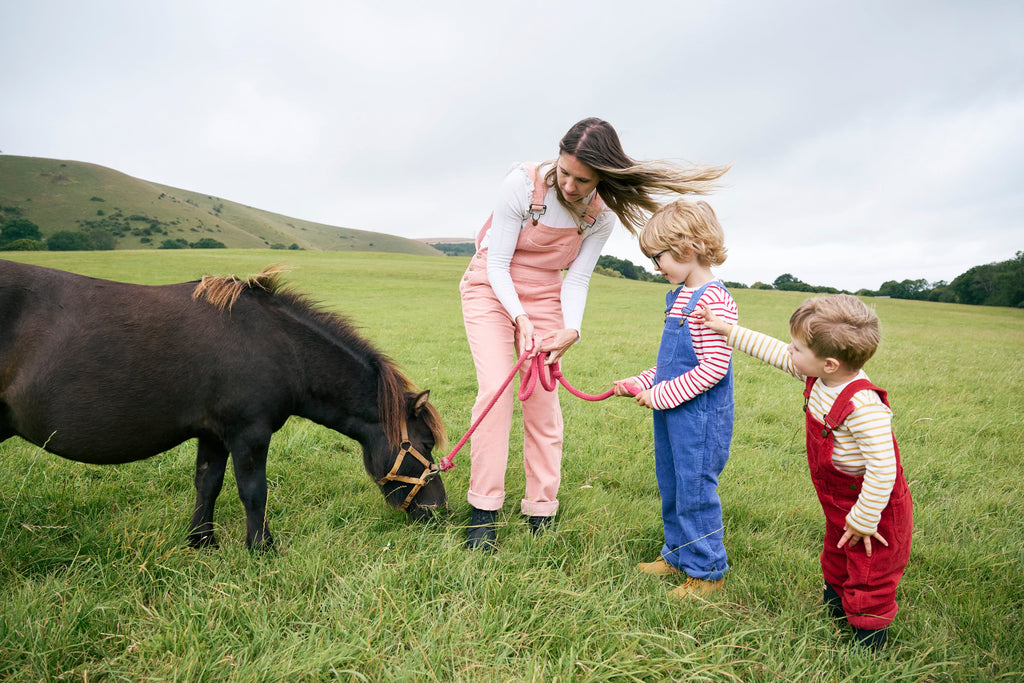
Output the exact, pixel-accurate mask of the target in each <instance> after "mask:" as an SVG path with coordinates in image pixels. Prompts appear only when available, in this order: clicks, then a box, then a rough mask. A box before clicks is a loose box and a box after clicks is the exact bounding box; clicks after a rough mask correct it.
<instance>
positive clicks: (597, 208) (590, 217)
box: [583, 192, 604, 230]
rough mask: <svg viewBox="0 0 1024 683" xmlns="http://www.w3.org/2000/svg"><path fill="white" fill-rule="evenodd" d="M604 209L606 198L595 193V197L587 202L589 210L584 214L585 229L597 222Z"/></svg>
mask: <svg viewBox="0 0 1024 683" xmlns="http://www.w3.org/2000/svg"><path fill="white" fill-rule="evenodd" d="M602 211H604V200H603V199H601V195H599V194H597V193H596V192H595V193H594V198H593V199H591V200H590V204H587V210H586V212H584V214H583V229H584V230H589V229H590V228H592V227H594V223H596V222H597V215H598V214H599V213H601V212H602Z"/></svg>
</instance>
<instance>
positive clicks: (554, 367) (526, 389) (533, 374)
mask: <svg viewBox="0 0 1024 683" xmlns="http://www.w3.org/2000/svg"><path fill="white" fill-rule="evenodd" d="M529 353H530V352H529V351H524V352H523V355H521V356H519V360H518V361H516V365H515V367H514V368H512V372H510V373H509V374H508V377H506V378H505V382H504V383H503V384H502V385H501V388H500V389H498V391H497V392H496V393H495V394H494V396H493V397H491V400H490V401H489V402H488V403H487V407H486V408H484V410H483V412H481V413H480V415H479V416H478V417H477V418H476V420H474V421H473V424H472V425H470V427H469V429H468V430H466V433H465V434H463V435H462V438H461V439H459V442H458V443H457V444H455V448H453V449H452V450H451V452H450V453H449V454H448V455H446V456H444V457H443V458H441V461H440V463H439V466H440V468H441V471H442V472H447V471H448V470H450V469H452V468H453V467H455V462H454V460H455V454H456V453H458V452H459V450H460V449H461V448H462V447H463V446H465V445H466V441H467V440H469V436H470V434H472V433H473V432H474V431H476V428H477V427H478V426H479V425H480V422H481V421H482V420H483V419H484V418H485V417H486V416H487V413H489V412H491V408H493V407H494V404H495V403H497V401H498V397H499V396H501V394H502V393H503V392H504V391H505V389H506V388H507V387H508V385H509V383H510V382H511V381H512V378H513V377H515V376H516V373H517V372H519V369H520V368H522V367H523V363H525V362H526V357H527V355H528V354H529ZM547 357H548V354H547V352H543V351H542V352H541V353H538V354H537V355H536V356H534V357H533V361H532V362H531V363H530V367H529V368H527V369H526V375H525V376H524V377H523V380H522V382H520V384H519V400H520V401H525V400H526V399H528V398H530V396H531V395H532V394H533V390H534V387H536V385H537V380H538V379H539V380H540V385H541V386H542V387H543V388H544V390H545V391H554V390H555V389H556V388H557V383H559V382H560V383H561V384H562V386H563V387H565V388H566V389H568V390H569V393H571V394H572V395H573V396H576V397H578V398H582V399H583V400H584V401H603V400H605V399H606V398H608V397H609V396H612V395H613V394H614V393H615V388H614V387H613V388H611V389H609V390H608V391H606V392H604V393H602V394H585V393H583V392H582V391H580V390H579V389H577V388H576V387H574V386H572V385H571V384H569V380H567V379H566V378H565V375H563V374H562V369H561V368H560V367H559V366H558V361H555V362H554V363H552V364H551V365H545V364H544V361H545V359H546V358H547ZM545 368H547V369H548V371H547V372H546V373H545V372H544V369H545ZM545 375H546V377H545ZM637 393H639V390H637V392H636V393H634V394H633V395H634V396H635V395H636V394H637Z"/></svg>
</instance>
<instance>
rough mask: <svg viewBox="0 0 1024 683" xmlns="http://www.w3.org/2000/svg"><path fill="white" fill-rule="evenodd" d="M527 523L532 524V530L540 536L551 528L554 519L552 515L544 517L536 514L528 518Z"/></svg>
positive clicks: (535, 534)
mask: <svg viewBox="0 0 1024 683" xmlns="http://www.w3.org/2000/svg"><path fill="white" fill-rule="evenodd" d="M526 523H527V524H529V525H530V531H531V532H532V533H533V535H534V536H540V535H541V534H542V533H544V532H545V531H548V530H550V529H551V527H552V526H553V525H554V519H552V518H551V517H542V516H539V515H534V516H533V517H530V518H528V519H527V520H526Z"/></svg>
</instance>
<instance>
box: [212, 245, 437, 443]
mask: <svg viewBox="0 0 1024 683" xmlns="http://www.w3.org/2000/svg"><path fill="white" fill-rule="evenodd" d="M285 272H287V268H285V267H283V266H278V265H274V266H268V267H266V268H264V269H263V270H262V271H260V272H259V273H257V274H255V275H249V276H248V277H246V278H244V279H239V278H237V277H235V276H234V275H224V276H212V275H206V276H204V277H203V279H202V280H200V281H199V282H198V283H197V284H196V286H195V289H193V290H192V299H193V300H195V301H199V300H204V301H206V302H207V303H209V304H210V305H212V306H214V307H216V308H218V309H219V310H221V311H231V309H232V307H233V306H234V305H235V302H236V301H238V298H239V297H240V296H242V294H243V293H245V292H248V291H252V290H262V291H263V292H266V293H267V294H268V295H270V296H272V297H274V298H275V299H276V300H277V301H279V302H280V303H282V304H283V305H285V306H286V307H287V308H288V309H289V310H291V311H292V312H293V313H294V314H295V315H298V316H300V317H304V318H306V319H308V320H309V321H311V322H312V323H314V324H315V325H316V326H317V327H319V328H321V329H322V330H323V331H324V332H325V333H326V334H328V335H329V336H332V337H335V338H337V339H339V340H340V341H342V342H344V343H345V344H346V345H347V346H349V347H352V348H353V350H354V351H356V352H358V353H360V354H361V355H363V356H365V357H366V359H367V362H368V363H369V364H370V366H371V367H373V368H374V369H375V370H376V371H377V408H378V412H379V415H380V421H381V424H382V425H383V429H384V434H385V436H386V437H387V439H388V442H389V443H390V444H391V446H392V447H393V448H398V447H399V445H400V444H401V441H402V424H403V422H404V420H405V411H406V397H407V395H408V394H410V393H415V392H416V391H417V389H416V387H415V386H414V385H413V383H412V382H411V381H409V378H408V377H406V376H405V375H404V374H403V373H402V371H401V370H399V369H398V367H397V366H396V365H395V362H394V361H393V360H392V359H391V358H390V357H389V356H387V355H385V354H383V353H381V352H380V351H379V350H378V349H377V348H376V347H375V346H373V344H371V343H370V342H369V341H367V340H366V339H364V338H363V337H362V336H360V335H359V334H358V333H357V332H356V330H355V328H354V327H353V325H352V324H351V322H350V321H349V319H348V318H347V317H345V316H343V315H340V314H338V313H334V312H332V311H328V310H327V309H325V308H323V306H322V304H321V303H320V302H318V301H313V300H312V299H310V298H309V297H308V296H306V295H305V294H300V293H298V292H295V291H293V290H291V289H286V288H284V280H283V277H282V274H283V273H285ZM422 417H423V418H424V420H425V422H426V424H427V426H428V427H429V428H430V431H431V432H432V433H433V435H434V441H435V443H437V444H443V443H444V442H445V440H446V433H445V429H444V425H443V424H442V422H441V416H440V414H439V413H438V412H437V409H436V408H434V406H433V405H431V404H429V403H428V404H427V406H426V410H425V411H424V414H423V415H422Z"/></svg>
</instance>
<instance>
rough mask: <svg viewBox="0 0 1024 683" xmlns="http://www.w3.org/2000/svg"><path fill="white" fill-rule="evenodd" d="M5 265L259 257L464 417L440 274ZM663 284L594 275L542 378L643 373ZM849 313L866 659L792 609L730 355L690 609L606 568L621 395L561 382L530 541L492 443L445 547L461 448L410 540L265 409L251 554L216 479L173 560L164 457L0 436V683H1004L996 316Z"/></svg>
mask: <svg viewBox="0 0 1024 683" xmlns="http://www.w3.org/2000/svg"><path fill="white" fill-rule="evenodd" d="M7 256H9V257H11V258H17V259H19V260H23V261H28V262H34V263H40V264H43V265H52V266H56V267H61V268H66V269H69V270H73V271H77V272H82V273H86V274H89V275H93V276H99V277H107V278H113V279H124V280H130V281H136V282H151V283H165V282H172V281H181V280H187V279H194V278H197V277H199V276H201V275H203V274H206V273H229V272H231V273H236V274H240V275H241V274H246V273H250V272H254V271H257V270H259V269H261V268H262V267H263V266H265V265H267V264H269V263H272V262H279V261H283V262H285V263H287V264H290V265H292V266H293V267H294V268H293V271H292V274H291V276H290V282H291V283H292V284H293V285H294V286H295V287H296V288H297V289H300V290H302V291H306V292H308V293H310V294H312V295H313V296H314V297H316V298H319V299H321V300H322V301H323V302H324V304H325V305H326V306H328V307H329V308H331V309H333V310H337V311H340V312H344V313H345V314H347V315H349V316H350V317H351V318H352V319H353V320H354V321H355V322H356V323H357V324H358V325H359V326H361V327H362V328H363V330H364V332H365V334H366V335H367V336H368V337H370V338H371V339H373V340H374V341H375V342H376V343H377V344H378V345H379V346H380V347H381V348H382V349H383V350H385V351H387V352H388V353H389V354H390V355H391V356H392V357H394V358H395V359H396V360H397V361H398V362H399V364H400V365H402V366H403V367H404V368H405V370H406V371H407V372H408V374H409V376H410V377H411V378H413V380H414V381H416V382H417V383H418V384H419V385H420V386H421V387H423V388H429V389H430V390H431V398H432V400H433V402H434V403H435V404H436V405H437V407H438V409H439V410H440V411H441V414H442V415H443V416H444V417H445V419H446V423H447V427H448V433H449V437H450V440H451V441H452V443H454V442H455V441H456V440H457V439H458V438H459V437H460V436H461V435H462V432H463V431H464V430H465V429H466V428H467V427H468V422H469V408H470V406H471V404H472V401H473V397H474V394H475V380H474V372H473V367H472V363H471V362H470V357H469V351H468V348H467V345H466V342H465V336H464V333H463V330H462V321H461V317H460V313H459V303H458V294H457V289H456V286H457V282H458V279H459V277H460V275H461V272H462V269H463V268H464V266H465V263H466V260H465V259H455V258H451V259H444V258H425V257H408V256H397V255H389V254H335V253H322V252H317V253H312V252H299V253H296V252H289V253H287V254H278V253H268V252H254V251H226V252H225V251H217V252H201V253H200V252H161V253H155V254H154V253H141V252H140V253H130V252H106V253H88V254H73V253H71V254H53V253H50V254H48V253H40V254H30V253H19V254H9V255H7ZM666 289H667V287H666V286H664V285H658V284H652V283H637V282H628V281H623V280H613V279H607V278H603V277H596V278H595V279H594V282H593V283H592V286H591V295H590V302H589V304H588V310H587V316H586V321H585V328H584V333H583V340H582V342H581V343H580V344H579V345H578V346H577V347H575V348H574V349H573V350H571V351H570V353H569V355H568V357H567V358H566V359H565V361H564V362H563V370H564V371H565V373H566V375H567V376H568V377H569V379H570V380H571V381H572V382H573V383H574V384H575V385H576V386H578V387H579V388H581V389H583V390H584V391H588V392H592V393H596V392H598V391H601V390H603V389H605V388H607V387H608V386H609V385H610V383H611V381H612V380H614V379H618V378H620V377H623V376H626V375H629V374H633V373H635V372H638V371H640V370H642V369H645V368H646V367H648V366H650V365H651V364H653V362H654V357H655V354H656V350H657V344H658V337H659V335H660V326H661V320H662V303H663V296H664V292H665V291H666ZM734 294H735V296H736V299H737V301H738V303H739V306H740V315H741V319H742V321H743V322H744V323H745V324H747V325H749V326H751V327H755V328H757V329H761V330H763V331H766V332H769V333H772V334H775V335H777V336H780V337H783V338H785V336H786V334H787V329H786V328H787V325H786V321H787V320H788V317H789V314H790V312H791V311H792V310H793V308H795V307H796V305H797V304H798V303H799V302H800V301H801V300H802V298H803V295H801V294H797V293H785V292H763V291H752V290H740V291H737V292H734ZM870 303H871V305H873V306H874V307H875V308H876V309H877V311H878V313H879V315H880V317H881V319H882V321H883V330H884V342H883V346H882V348H881V349H880V351H879V353H878V354H877V356H876V357H875V358H874V359H873V360H872V361H871V362H870V363H869V365H868V368H867V369H868V372H869V374H870V375H871V377H872V379H873V380H875V382H876V383H878V384H879V385H880V386H882V387H884V388H886V389H888V390H889V392H890V400H891V402H892V404H893V407H894V410H895V426H896V430H897V437H898V439H899V443H900V449H901V453H902V457H903V462H904V465H905V469H906V472H907V478H908V480H909V481H910V485H911V491H912V492H913V495H914V500H915V537H914V546H913V552H912V556H911V562H910V565H909V567H908V571H907V575H906V577H905V578H904V580H903V582H902V583H901V585H900V590H899V595H898V598H899V601H900V605H901V610H900V614H899V616H897V618H896V621H895V623H894V625H893V627H892V629H891V634H890V647H889V648H888V649H887V650H885V651H884V652H883V653H881V654H880V655H877V656H875V655H872V654H870V653H868V652H865V651H862V650H860V649H857V648H852V647H850V646H849V635H848V634H847V633H846V632H845V631H844V630H843V629H841V628H839V627H837V626H836V625H835V624H833V623H832V622H830V621H829V619H828V618H827V617H826V616H825V614H824V613H823V611H822V609H821V607H820V605H819V603H820V595H821V579H820V568H819V567H818V560H817V555H818V548H819V544H820V542H821V540H820V539H821V533H822V518H821V512H820V509H819V508H818V503H817V500H816V499H815V496H814V491H813V489H812V488H811V484H810V480H809V476H808V474H807V471H806V459H805V456H804V452H803V434H802V419H803V418H802V412H801V410H800V408H801V405H802V398H801V396H800V385H799V383H797V382H796V381H794V380H792V379H791V378H788V377H786V376H784V375H782V374H781V373H778V372H777V371H774V370H772V369H770V368H767V367H765V366H763V365H761V364H759V363H758V362H756V361H753V360H751V359H749V358H746V357H737V358H736V378H737V379H736V381H737V386H736V416H737V417H736V420H737V421H736V434H735V439H734V443H733V448H732V456H731V459H730V462H729V465H728V466H727V468H726V470H725V473H724V474H723V477H722V482H721V486H720V493H721V496H722V499H723V504H724V511H725V524H726V536H725V542H726V547H727V549H728V551H729V554H730V562H731V564H732V567H733V569H732V571H731V572H730V574H729V578H728V581H727V587H726V590H725V591H724V592H723V593H721V594H716V595H715V596H713V597H711V598H710V599H708V600H706V601H705V600H697V599H695V600H691V601H685V602H680V601H674V600H672V599H670V598H669V597H668V591H669V590H670V589H671V588H672V587H673V583H672V582H671V581H665V580H662V579H658V578H653V577H649V576H644V575H640V574H638V572H636V570H635V565H636V563H637V562H638V561H643V560H649V559H652V558H653V557H654V556H656V554H657V552H658V549H659V548H660V544H661V526H660V516H659V502H658V494H657V490H656V487H655V483H654V471H653V462H652V448H651V436H650V430H651V424H650V413H649V412H646V411H643V410H641V409H639V408H637V407H636V406H635V405H634V404H633V403H632V402H630V401H628V400H624V399H612V400H608V401H604V402H601V403H589V402H584V401H579V400H577V399H574V398H572V397H571V396H569V395H568V394H567V393H565V392H563V393H562V405H563V411H564V413H565V421H566V450H565V458H564V464H563V480H562V490H561V496H560V498H561V502H562V507H561V510H560V512H559V517H558V520H557V527H556V530H555V531H554V532H553V533H550V534H548V535H546V536H543V537H541V538H539V539H537V538H534V537H533V536H532V535H531V534H530V533H529V531H528V529H527V527H526V525H525V523H524V521H523V520H522V518H521V517H520V515H519V513H518V500H519V498H521V496H522V485H523V472H522V463H521V458H520V456H519V452H520V449H521V439H519V437H514V443H513V446H512V453H513V455H512V457H511V458H510V467H509V474H508V480H507V481H508V489H509V493H508V504H507V505H506V506H505V510H504V512H503V513H502V515H501V516H500V517H499V522H500V524H501V528H500V530H499V541H500V550H499V551H498V552H497V553H495V554H493V555H487V554H482V553H473V552H466V551H465V550H463V549H462V541H463V539H464V536H465V526H464V525H465V524H466V522H467V520H468V505H467V503H466V502H465V492H466V487H467V481H468V474H469V462H468V452H467V451H463V452H461V453H459V454H458V455H457V456H456V463H457V464H458V467H456V469H455V470H453V471H452V472H450V473H448V474H447V475H446V480H445V482H446V485H447V487H448V491H449V495H450V497H451V511H450V513H449V514H448V515H445V516H442V517H440V518H439V519H437V520H435V521H433V522H431V523H429V524H425V525H421V524H414V523H410V522H408V521H406V519H405V516H404V514H403V513H400V512H395V511H393V510H390V509H389V508H387V507H386V506H385V505H384V503H383V500H382V498H381V496H380V494H379V493H378V492H377V491H376V487H375V486H374V485H373V484H372V483H371V482H370V481H369V480H368V479H367V477H366V475H365V474H364V472H363V470H362V465H361V456H360V453H359V448H358V445H357V444H355V442H353V441H351V440H349V439H347V438H345V437H343V436H341V435H339V434H337V433H335V432H332V431H330V430H326V429H324V428H321V427H319V426H317V425H313V424H311V423H308V422H305V421H302V420H298V419H293V420H291V421H290V422H289V423H288V424H287V425H286V426H285V428H284V429H282V430H281V431H280V432H279V433H278V434H277V435H276V436H275V438H274V441H273V442H272V445H271V455H270V459H269V463H268V476H269V479H270V485H269V486H270V503H269V510H270V523H271V525H272V528H273V531H274V534H275V537H276V539H277V540H278V541H279V543H280V550H279V551H278V552H276V553H273V554H270V555H267V556H260V555H252V554H250V553H249V552H247V551H246V550H245V547H244V544H243V537H244V514H243V512H242V510H241V505H240V503H239V502H238V499H237V497H236V496H235V494H234V491H233V486H234V484H233V481H232V480H231V474H230V468H229V474H228V481H227V482H226V484H225V489H224V493H223V494H222V495H221V497H220V501H219V503H220V504H219V507H218V511H217V523H218V525H219V526H220V527H221V528H220V529H219V530H218V534H219V538H220V541H221V544H222V547H221V548H220V550H217V551H213V552H194V551H191V550H188V549H186V548H185V547H183V541H184V536H185V532H186V524H187V519H188V512H189V509H190V506H191V503H192V499H193V492H192V483H191V482H192V473H193V472H192V470H193V466H194V445H193V444H184V445H182V446H179V447H177V448H175V449H173V450H171V451H169V452H168V453H166V454H163V455H161V456H159V457H157V458H153V459H151V460H148V461H145V462H140V463H132V464H128V465H123V466H116V467H100V466H90V465H82V464H78V463H71V462H67V461H64V460H62V459H60V458H58V457H55V456H52V455H49V454H47V453H45V452H44V451H42V450H41V449H39V448H37V447H35V446H33V445H31V444H27V443H26V442H24V441H21V440H19V439H11V440H9V441H7V442H5V443H4V444H3V445H0V463H2V467H3V471H4V472H5V475H4V476H3V477H2V481H0V548H3V549H4V552H3V554H2V555H0V591H2V593H0V600H2V602H0V604H2V607H0V679H2V680H10V681H40V680H88V681H103V680H106V681H158V680H159V681H164V680H169V681H222V680H227V681H285V680H287V681H305V680H308V681H321V680H353V681H377V680H428V681H429V680H439V681H476V680H483V681H491V680H495V681H498V680H500V681H506V680H538V681H540V680H543V681H567V680H574V681H576V680H579V681H605V680H609V681H661V680H701V681H719V680H726V681H728V680H735V681H739V680H742V681H777V680H806V681H847V680H858V681H859V680H877V681H918V680H934V681H946V680H949V681H961V680H979V681H981V680H1006V681H1009V680H1019V679H1020V678H1021V677H1022V676H1024V638H1021V630H1022V627H1024V623H1022V610H1024V588H1022V585H1024V550H1022V542H1021V539H1022V538H1024V498H1022V496H1021V493H1020V486H1019V484H1018V480H1017V476H1016V475H1017V471H1018V469H1019V466H1020V463H1021V454H1022V452H1024V448H1022V445H1024V437H1022V429H1021V413H1022V411H1024V400H1022V399H1021V396H1022V389H1024V387H1022V384H1024V312H1021V311H1016V310H1009V309H994V308H970V307H964V306H955V305H945V304H934V303H918V302H907V301H894V300H870ZM0 315H2V311H0ZM126 428H130V426H128V425H126ZM513 433H514V434H515V433H516V430H514V432H513ZM112 438H115V437H113V436H112ZM438 455H439V454H438Z"/></svg>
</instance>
